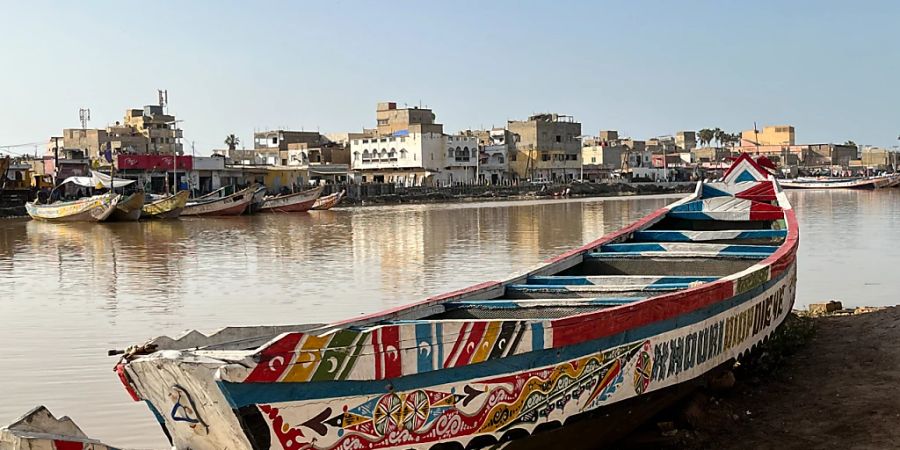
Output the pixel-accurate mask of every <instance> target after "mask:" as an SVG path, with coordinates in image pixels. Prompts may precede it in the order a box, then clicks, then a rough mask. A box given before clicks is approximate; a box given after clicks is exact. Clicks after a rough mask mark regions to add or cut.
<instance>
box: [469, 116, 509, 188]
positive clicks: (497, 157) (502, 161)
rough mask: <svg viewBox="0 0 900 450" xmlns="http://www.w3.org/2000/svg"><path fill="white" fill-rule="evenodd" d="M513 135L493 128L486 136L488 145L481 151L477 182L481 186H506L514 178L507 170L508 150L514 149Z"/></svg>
mask: <svg viewBox="0 0 900 450" xmlns="http://www.w3.org/2000/svg"><path fill="white" fill-rule="evenodd" d="M514 136H515V135H514V134H513V133H511V132H510V131H509V130H506V129H503V128H494V129H492V130H491V131H490V134H489V135H488V145H485V146H484V148H483V149H482V151H481V159H480V161H479V167H478V181H479V183H483V184H493V185H496V184H506V183H508V182H509V181H511V180H512V179H513V178H514V177H513V174H512V173H511V172H510V170H509V154H510V150H511V149H512V150H513V151H514V149H515V145H516V144H515V139H514Z"/></svg>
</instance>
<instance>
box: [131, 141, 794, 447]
mask: <svg viewBox="0 0 900 450" xmlns="http://www.w3.org/2000/svg"><path fill="white" fill-rule="evenodd" d="M798 244H799V226H798V222H797V218H796V214H795V213H794V210H793V209H792V207H791V204H790V202H789V200H788V197H787V195H785V193H784V192H783V191H782V190H781V188H780V187H779V185H778V182H777V180H775V179H774V178H773V177H772V176H771V175H770V174H769V173H768V172H767V171H766V170H765V169H764V168H762V167H761V166H760V165H759V164H757V163H756V162H755V161H753V160H752V159H751V158H750V157H749V156H748V155H746V154H745V155H742V156H741V157H740V158H738V159H737V160H736V161H735V162H734V163H732V165H731V168H730V169H729V170H728V171H727V172H726V173H725V175H724V178H723V180H722V181H720V182H710V183H706V182H701V183H698V184H697V188H696V190H695V191H694V193H693V194H691V195H689V196H687V197H685V198H683V199H681V200H679V201H677V202H675V203H673V204H670V205H668V206H666V207H664V208H661V209H659V210H657V211H655V212H652V213H650V214H649V215H647V216H646V217H644V218H642V219H640V220H638V221H636V222H634V223H632V224H630V225H628V226H626V227H624V228H622V229H620V230H618V231H614V232H612V233H609V234H607V235H605V236H602V237H599V238H598V239H596V240H594V241H592V242H589V243H587V244H585V245H583V246H581V247H578V248H575V249H572V250H570V251H567V252H565V253H563V254H561V255H559V256H557V257H554V258H551V259H548V260H546V261H544V262H543V263H541V264H539V265H536V266H534V267H531V268H529V269H526V270H523V271H521V272H518V273H515V274H512V275H510V276H509V277H507V278H505V279H503V280H500V281H486V282H483V283H480V284H476V285H474V286H471V287H468V288H464V289H460V290H456V291H453V292H448V293H445V294H443V295H437V296H434V297H429V298H427V299H424V300H422V301H420V302H417V303H412V304H409V305H406V306H401V307H394V308H391V309H387V310H385V311H382V312H379V313H375V314H370V315H366V316H362V317H358V316H357V317H350V318H348V319H347V320H343V321H339V322H334V323H331V324H328V325H324V326H321V325H316V324H309V325H296V328H290V327H289V326H277V327H276V326H267V327H241V328H226V329H224V330H222V331H220V332H217V333H214V334H211V335H209V336H207V335H203V334H201V333H199V332H197V331H191V332H188V333H186V334H184V335H183V336H182V337H179V338H177V339H172V338H170V337H166V336H161V337H158V338H156V339H153V340H151V341H149V342H148V343H145V344H144V345H143V346H139V347H133V348H131V349H130V350H129V351H128V353H127V354H126V355H125V356H124V357H123V358H122V360H121V361H120V362H119V364H118V365H117V366H116V371H117V373H118V374H119V377H120V380H121V381H122V382H123V383H124V384H125V387H126V389H127V390H128V392H129V393H130V394H131V396H132V398H134V399H135V400H140V401H145V402H146V403H147V404H148V405H150V408H151V409H152V410H153V411H154V412H155V414H156V417H157V418H159V421H160V423H161V424H162V426H163V427H164V428H165V430H166V436H168V437H169V438H170V442H171V443H172V445H173V447H174V448H179V449H182V448H191V449H194V450H214V449H223V448H229V449H254V448H271V449H296V448H311V449H313V448H314V449H349V448H352V449H396V450H405V449H417V450H432V449H436V448H441V449H446V448H459V449H462V448H481V447H486V446H497V447H500V446H501V445H502V444H504V443H505V442H506V441H508V440H511V439H519V438H522V437H524V436H527V435H530V434H532V433H540V432H542V430H546V429H552V428H557V427H560V426H567V425H570V424H574V423H579V422H580V421H581V420H583V419H585V418H590V417H605V416H606V415H609V414H622V415H627V414H630V413H631V412H630V410H627V409H625V408H622V406H623V405H627V404H631V405H633V404H634V403H628V402H630V401H632V400H634V401H636V402H641V401H644V402H652V401H654V398H655V397H654V395H655V394H657V393H664V392H667V390H668V389H670V388H671V389H678V388H681V387H683V386H685V384H686V383H692V382H695V381H696V380H700V379H702V377H705V376H706V375H708V374H709V373H711V372H712V371H714V370H716V369H717V368H720V367H723V366H728V367H730V366H732V365H733V363H734V360H735V359H738V358H740V357H742V356H744V355H746V354H748V353H749V352H750V351H751V349H753V348H754V347H756V346H758V345H759V344H760V343H762V342H763V341H765V340H766V339H767V338H769V337H770V336H771V335H772V333H773V332H774V331H775V329H776V328H777V327H778V326H779V325H780V324H781V323H782V322H783V321H784V319H785V318H786V317H787V316H788V314H789V313H790V311H791V308H792V306H793V303H794V298H795V293H796V281H797V278H796V275H797V249H798ZM360 289H363V290H364V289H365V287H364V286H361V287H360ZM617 408H619V409H617ZM159 411H163V412H164V413H160V412H159ZM626 411H627V412H626ZM580 423H583V422H580ZM603 431H608V430H598V432H603Z"/></svg>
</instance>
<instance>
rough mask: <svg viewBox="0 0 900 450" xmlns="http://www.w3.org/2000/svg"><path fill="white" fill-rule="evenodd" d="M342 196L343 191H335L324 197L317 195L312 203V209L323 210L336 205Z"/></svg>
mask: <svg viewBox="0 0 900 450" xmlns="http://www.w3.org/2000/svg"><path fill="white" fill-rule="evenodd" d="M343 198H344V191H340V192H335V193H334V194H329V195H326V196H324V197H319V199H318V200H316V203H315V204H314V205H313V207H312V209H314V210H317V211H318V210H325V209H331V208H334V207H335V206H337V204H338V203H340V202H341V200H342V199H343Z"/></svg>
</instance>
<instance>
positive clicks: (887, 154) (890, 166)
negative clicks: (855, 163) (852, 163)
mask: <svg viewBox="0 0 900 450" xmlns="http://www.w3.org/2000/svg"><path fill="white" fill-rule="evenodd" d="M860 164H861V165H862V166H864V167H866V168H868V169H873V170H884V171H888V172H891V171H894V170H897V169H898V168H900V152H897V151H892V150H888V149H886V148H880V147H864V148H863V149H862V150H860Z"/></svg>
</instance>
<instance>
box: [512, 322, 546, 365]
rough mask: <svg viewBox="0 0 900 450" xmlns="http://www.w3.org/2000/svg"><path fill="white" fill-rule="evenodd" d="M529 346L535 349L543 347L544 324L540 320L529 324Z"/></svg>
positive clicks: (539, 349)
mask: <svg viewBox="0 0 900 450" xmlns="http://www.w3.org/2000/svg"><path fill="white" fill-rule="evenodd" d="M531 348H532V349H534V350H537V351H541V350H543V349H544V324H543V323H541V322H534V323H532V324H531ZM534 350H533V351H534ZM526 355H527V353H526ZM504 359H506V358H504Z"/></svg>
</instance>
